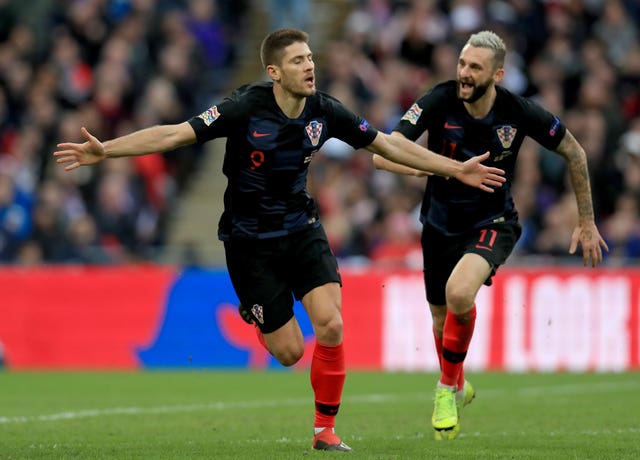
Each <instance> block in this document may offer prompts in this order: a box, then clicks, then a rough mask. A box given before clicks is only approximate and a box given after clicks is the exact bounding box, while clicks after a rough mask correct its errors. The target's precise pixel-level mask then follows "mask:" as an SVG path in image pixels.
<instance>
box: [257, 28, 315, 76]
mask: <svg viewBox="0 0 640 460" xmlns="http://www.w3.org/2000/svg"><path fill="white" fill-rule="evenodd" d="M298 42H303V43H309V34H308V33H306V32H304V31H302V30H297V29H280V30H276V31H275V32H271V33H270V34H269V35H267V36H266V37H265V39H264V40H262V45H260V60H262V67H263V68H266V67H267V66H268V65H270V64H275V65H280V64H281V62H280V61H281V60H282V56H283V55H284V49H285V48H286V47H287V46H289V45H291V44H293V43H298Z"/></svg>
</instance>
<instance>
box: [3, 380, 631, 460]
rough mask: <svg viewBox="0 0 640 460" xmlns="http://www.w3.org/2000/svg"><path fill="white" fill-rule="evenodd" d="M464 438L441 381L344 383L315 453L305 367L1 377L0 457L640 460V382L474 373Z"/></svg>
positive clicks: (465, 411)
mask: <svg viewBox="0 0 640 460" xmlns="http://www.w3.org/2000/svg"><path fill="white" fill-rule="evenodd" d="M468 378H469V379H470V380H471V381H472V382H473V384H474V386H475V388H476V391H477V397H476V399H475V401H474V402H473V404H471V405H470V406H468V407H467V408H466V409H465V410H464V412H463V414H462V419H461V425H462V429H461V434H460V436H459V438H458V439H457V440H455V441H452V442H436V441H434V440H433V433H432V429H431V425H430V418H431V411H432V402H431V400H432V397H433V391H432V388H433V387H434V385H435V381H436V376H435V375H432V374H421V373H355V372H352V373H350V374H348V376H347V382H346V386H345V391H344V397H343V404H342V407H341V410H340V415H339V417H338V423H337V432H338V434H339V435H341V436H342V438H343V440H344V441H345V442H346V443H347V444H349V445H350V446H351V447H352V448H353V449H354V451H355V452H354V453H352V454H344V453H332V452H316V451H312V450H311V448H310V444H311V438H312V424H313V401H312V396H311V395H312V393H311V389H310V385H309V380H308V374H307V373H306V372H297V371H293V372H286V371H282V372H279V371H272V372H214V371H186V372H134V373H100V372H97V373H73V372H69V373H48V372H42V373H40V372H7V371H5V372H0V459H44V458H47V459H48V458H51V459H205V458H206V459H245V458H246V459H252V460H258V459H305V458H307V459H308V458H326V457H331V458H335V457H338V456H344V455H347V456H348V458H350V459H381V460H382V459H385V460H390V459H414V458H415V459H423V458H429V459H484V458H486V459H504V458H513V459H536V458H540V459H626V458H628V459H632V458H633V459H636V458H640V442H639V440H640V374H638V373H624V374H570V373H562V374H517V375H511V374H506V375H505V374H473V373H469V375H468Z"/></svg>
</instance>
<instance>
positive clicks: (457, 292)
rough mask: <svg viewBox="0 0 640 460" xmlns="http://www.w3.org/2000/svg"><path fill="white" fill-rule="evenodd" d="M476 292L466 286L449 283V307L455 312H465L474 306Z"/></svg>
mask: <svg viewBox="0 0 640 460" xmlns="http://www.w3.org/2000/svg"><path fill="white" fill-rule="evenodd" d="M474 301H475V293H474V292H471V291H470V290H469V289H467V288H466V287H465V286H459V285H450V284H447V307H448V308H449V310H451V311H452V312H453V313H456V314H460V313H465V312H467V311H468V310H470V309H471V307H473V303H474Z"/></svg>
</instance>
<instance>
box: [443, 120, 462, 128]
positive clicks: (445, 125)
mask: <svg viewBox="0 0 640 460" xmlns="http://www.w3.org/2000/svg"><path fill="white" fill-rule="evenodd" d="M461 128H462V126H458V125H450V124H449V122H448V121H446V122H445V123H444V129H461Z"/></svg>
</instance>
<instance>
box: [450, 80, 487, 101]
mask: <svg viewBox="0 0 640 460" xmlns="http://www.w3.org/2000/svg"><path fill="white" fill-rule="evenodd" d="M489 85H491V80H487V81H486V82H484V83H483V84H481V85H476V86H475V87H474V88H473V92H472V93H471V96H469V98H468V99H463V98H462V97H460V80H458V82H457V86H458V99H462V100H463V101H464V102H467V103H469V104H473V103H474V102H476V101H477V100H478V99H480V98H481V97H482V96H484V95H485V93H486V92H487V90H488V89H489Z"/></svg>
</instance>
